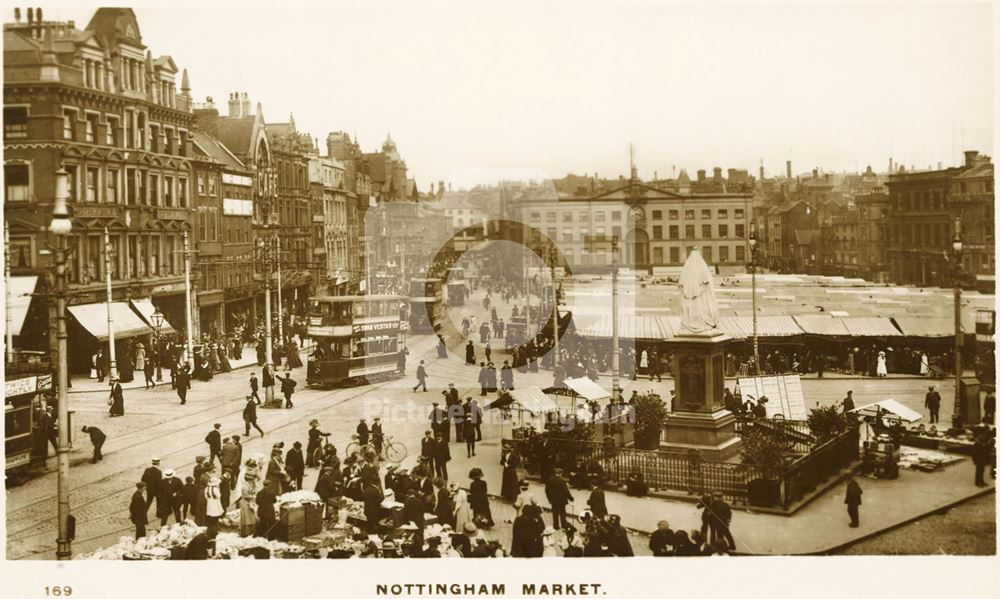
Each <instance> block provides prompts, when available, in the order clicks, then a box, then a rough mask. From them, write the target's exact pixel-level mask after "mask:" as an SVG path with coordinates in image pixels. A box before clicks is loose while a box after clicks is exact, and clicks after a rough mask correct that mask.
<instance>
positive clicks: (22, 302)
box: [7, 276, 38, 337]
mask: <svg viewBox="0 0 1000 599" xmlns="http://www.w3.org/2000/svg"><path fill="white" fill-rule="evenodd" d="M8 281H9V282H8V284H7V293H9V294H10V304H9V306H8V309H9V310H10V327H11V329H10V330H11V334H12V335H14V336H15V337H16V336H17V335H20V334H21V327H22V326H24V319H25V318H26V317H27V316H28V308H30V307H31V299H32V296H31V294H32V293H34V292H35V285H37V284H38V277H37V276H30V277H11V278H10V279H9V280H8Z"/></svg>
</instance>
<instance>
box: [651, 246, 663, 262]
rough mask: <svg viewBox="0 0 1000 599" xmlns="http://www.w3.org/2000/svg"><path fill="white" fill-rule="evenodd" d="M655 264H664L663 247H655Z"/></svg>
mask: <svg viewBox="0 0 1000 599" xmlns="http://www.w3.org/2000/svg"><path fill="white" fill-rule="evenodd" d="M653 264H663V248H661V247H655V248H653Z"/></svg>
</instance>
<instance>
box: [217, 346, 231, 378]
mask: <svg viewBox="0 0 1000 599" xmlns="http://www.w3.org/2000/svg"><path fill="white" fill-rule="evenodd" d="M226 345H228V344H227V343H226V341H225V340H222V341H220V342H219V371H220V372H230V371H232V369H233V366H232V364H230V363H229V355H228V351H229V350H228V348H227V347H226Z"/></svg>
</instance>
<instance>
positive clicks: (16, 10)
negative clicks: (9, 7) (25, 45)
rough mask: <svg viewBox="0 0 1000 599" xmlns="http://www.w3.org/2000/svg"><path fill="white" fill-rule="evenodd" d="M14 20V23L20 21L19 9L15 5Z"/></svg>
mask: <svg viewBox="0 0 1000 599" xmlns="http://www.w3.org/2000/svg"><path fill="white" fill-rule="evenodd" d="M14 22H15V23H20V22H21V9H20V8H18V7H16V6H15V7H14Z"/></svg>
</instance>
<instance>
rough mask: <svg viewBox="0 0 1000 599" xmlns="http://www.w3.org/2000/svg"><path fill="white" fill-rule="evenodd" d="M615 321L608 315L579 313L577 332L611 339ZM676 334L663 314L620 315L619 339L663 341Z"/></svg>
mask: <svg viewBox="0 0 1000 599" xmlns="http://www.w3.org/2000/svg"><path fill="white" fill-rule="evenodd" d="M613 324H614V323H613V321H612V319H611V317H610V316H607V315H590V314H583V315H581V314H577V316H576V318H575V320H574V325H575V326H576V334H577V335H579V336H581V337H586V338H590V339H611V337H612V333H613V331H612V326H613ZM673 336H674V331H673V330H672V328H671V326H670V322H669V321H668V320H667V319H666V318H664V317H662V316H648V315H626V316H619V317H618V337H619V339H635V340H641V341H662V340H664V339H670V338H671V337H673Z"/></svg>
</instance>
